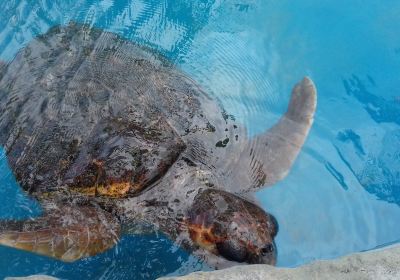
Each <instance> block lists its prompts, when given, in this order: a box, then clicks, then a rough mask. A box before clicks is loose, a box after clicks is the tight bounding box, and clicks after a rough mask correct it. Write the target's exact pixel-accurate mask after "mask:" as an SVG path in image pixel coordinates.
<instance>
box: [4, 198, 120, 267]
mask: <svg viewBox="0 0 400 280" xmlns="http://www.w3.org/2000/svg"><path fill="white" fill-rule="evenodd" d="M119 235H120V225H119V222H118V221H117V220H116V219H115V218H114V217H112V216H111V215H110V214H109V213H106V212H103V211H102V210H101V209H97V208H95V207H92V206H63V207H60V208H55V209H50V210H48V211H47V214H45V215H44V216H42V217H39V218H36V219H33V220H26V221H0V244H1V245H5V246H9V247H13V248H16V249H21V250H25V251H30V252H32V253H36V254H40V255H45V256H48V257H52V258H56V259H59V260H62V261H65V262H72V261H75V260H78V259H81V258H85V257H89V256H93V255H96V254H99V253H102V252H104V251H106V250H107V249H109V248H111V247H113V246H114V245H115V244H116V243H117V242H118V239H119Z"/></svg>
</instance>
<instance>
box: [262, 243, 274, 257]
mask: <svg viewBox="0 0 400 280" xmlns="http://www.w3.org/2000/svg"><path fill="white" fill-rule="evenodd" d="M273 251H274V246H273V245H272V244H268V245H266V246H265V247H264V248H262V249H261V254H262V255H263V256H265V255H266V254H268V253H271V252H273Z"/></svg>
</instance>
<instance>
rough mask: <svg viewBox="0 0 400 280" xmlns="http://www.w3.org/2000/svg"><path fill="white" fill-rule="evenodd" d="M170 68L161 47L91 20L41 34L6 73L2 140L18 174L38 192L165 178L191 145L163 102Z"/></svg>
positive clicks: (0, 108) (125, 186)
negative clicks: (105, 28) (128, 37)
mask: <svg viewBox="0 0 400 280" xmlns="http://www.w3.org/2000/svg"><path fill="white" fill-rule="evenodd" d="M169 71H171V73H172V74H171V75H172V76H173V75H174V74H173V73H175V72H174V70H173V67H171V65H169V64H168V62H166V60H165V59H164V58H163V57H161V56H160V55H158V54H154V53H153V52H151V51H150V50H148V49H146V48H144V47H140V46H138V45H136V44H133V43H131V42H127V41H125V40H123V39H121V38H119V37H118V36H117V35H114V34H112V33H108V32H102V31H100V30H96V29H89V28H86V27H85V26H80V25H74V24H70V25H69V26H67V27H54V28H52V29H51V30H50V31H49V32H48V33H46V34H45V35H42V36H39V37H38V38H36V39H34V40H33V41H32V42H31V43H30V44H29V45H27V46H26V47H25V48H23V49H22V50H21V51H20V52H19V53H18V54H17V56H16V57H15V59H14V60H13V61H12V62H11V63H10V64H9V65H8V66H7V70H6V71H5V73H4V74H3V76H2V77H1V80H0V116H1V119H0V144H1V145H3V146H4V148H5V151H6V154H7V158H8V161H9V164H10V167H11V168H12V170H13V172H14V174H15V176H16V179H17V181H18V182H19V183H20V184H21V186H22V187H23V188H24V189H25V190H27V191H29V192H30V193H32V194H40V193H47V192H51V191H57V190H60V189H62V190H72V191H77V192H80V193H84V194H86V195H107V196H112V197H121V196H127V195H130V194H136V193H137V192H139V191H140V190H142V189H143V188H145V187H147V186H149V185H151V184H153V183H154V182H156V181H157V180H158V179H159V178H160V177H161V176H163V174H165V172H166V171H167V170H168V169H169V168H170V167H171V166H172V165H173V164H174V162H175V161H176V160H177V158H178V157H179V155H180V154H181V153H182V151H184V150H185V148H186V145H185V142H184V141H183V140H182V138H181V134H180V133H179V132H178V131H177V128H176V124H177V123H179V118H176V120H178V121H175V122H173V124H172V125H173V126H171V124H170V123H171V118H169V116H171V114H172V112H171V110H175V109H176V108H172V107H171V109H168V108H167V109H166V107H165V106H164V105H165V104H166V103H168V102H167V101H165V97H166V96H167V95H166V94H165V93H166V92H170V91H171V90H170V89H167V88H166V85H165V84H162V83H160V82H159V80H160V77H164V76H167V74H166V73H168V72H169ZM171 75H169V77H171ZM175 75H178V74H175ZM178 76H179V75H178ZM178 76H177V77H178ZM185 83H186V84H185ZM187 83H188V82H187V81H186V82H185V81H182V82H180V83H178V84H179V85H180V86H181V87H183V88H186V89H188V88H190V85H188V84H187ZM168 96H169V98H172V99H173V96H171V95H168ZM183 103H184V102H183V101H182V100H181V101H179V102H176V104H181V106H184V104H183ZM160 104H163V106H164V107H162V106H161V105H160ZM174 106H176V105H174ZM188 106H189V105H188ZM190 106H192V107H193V106H194V105H193V103H191V105H190ZM167 107H168V106H167ZM179 109H182V108H179ZM181 111H183V112H185V110H181ZM186 111H190V110H186ZM182 119H184V118H182ZM180 129H181V128H179V130H180Z"/></svg>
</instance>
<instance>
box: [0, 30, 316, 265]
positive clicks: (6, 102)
mask: <svg viewBox="0 0 400 280" xmlns="http://www.w3.org/2000/svg"><path fill="white" fill-rule="evenodd" d="M315 104H316V93H315V88H314V86H313V84H312V82H311V81H310V80H309V79H308V78H305V79H304V80H303V81H302V82H301V83H299V84H298V85H297V86H296V87H295V89H294V91H293V93H292V99H291V103H290V104H289V109H288V111H287V113H286V114H285V115H284V116H283V117H282V119H281V120H280V121H279V122H278V123H277V124H276V125H275V126H273V127H272V128H271V129H270V130H269V131H268V132H266V133H264V134H261V135H259V136H257V137H255V138H254V139H248V138H247V133H246V130H245V128H244V127H243V126H242V125H241V124H239V123H237V122H236V121H235V119H234V118H233V117H232V116H231V115H228V114H227V113H226V112H225V111H224V110H223V109H222V108H221V106H219V104H218V103H217V102H216V101H215V100H212V99H211V98H210V96H208V95H207V94H205V93H204V92H203V91H202V90H201V88H200V87H199V86H198V85H197V84H196V83H195V82H194V81H192V80H191V79H190V78H188V77H187V76H186V75H185V74H183V73H182V72H180V71H179V70H178V69H176V68H175V67H174V66H173V65H172V64H171V63H169V62H168V61H167V60H166V59H165V58H163V57H162V56H161V55H160V54H157V53H155V52H154V51H151V50H150V49H147V48H145V47H142V46H138V45H136V44H134V43H132V42H128V41H125V40H123V39H121V38H120V37H118V36H117V35H115V34H112V33H108V32H104V31H101V30H97V29H90V28H88V27H86V26H82V25H76V24H70V25H69V26H67V27H55V28H52V29H51V30H50V31H49V32H48V33H46V34H45V35H42V36H39V37H38V38H36V39H34V40H33V41H32V42H31V43H30V44H29V45H28V46H27V47H25V48H24V49H23V50H21V51H20V52H19V54H18V55H17V56H16V58H15V59H14V60H13V61H12V62H11V63H10V64H8V65H3V66H0V145H2V146H3V147H4V149H5V151H6V154H7V159H8V162H9V164H10V167H11V168H12V170H13V172H14V174H15V177H16V179H17V181H18V182H19V184H20V185H21V187H22V188H23V189H24V190H25V191H26V192H28V193H29V194H30V195H32V196H34V197H35V198H36V199H38V200H39V201H40V202H41V204H42V205H43V208H44V211H45V214H44V216H43V217H40V218H38V219H36V220H33V221H22V222H15V221H0V244H3V245H7V246H12V247H15V248H20V249H24V250H29V251H32V252H36V253H39V254H44V255H47V256H51V257H55V258H58V259H61V260H64V261H73V260H76V259H79V258H82V257H87V256H91V255H95V254H97V253H100V252H102V251H104V250H106V249H107V248H110V247H112V246H113V245H114V244H115V243H116V242H117V241H118V238H119V236H120V235H121V234H123V233H131V234H132V233H134V232H135V233H137V231H138V230H139V231H143V230H144V229H149V228H150V229H152V230H161V231H163V232H164V233H166V234H167V235H168V236H169V237H170V238H171V239H173V240H175V241H176V242H177V243H178V244H180V245H182V246H183V247H184V248H186V249H188V250H190V251H193V252H195V253H196V254H197V255H199V256H200V257H204V258H205V260H206V261H208V262H209V263H211V264H213V265H215V266H216V267H221V266H223V265H224V264H225V265H226V264H230V261H233V262H247V263H270V264H273V263H274V262H275V258H276V251H275V246H274V242H273V238H274V237H275V235H276V233H277V223H276V221H275V219H274V218H273V217H272V215H269V214H267V213H265V211H264V210H262V209H261V208H260V207H259V206H257V205H256V204H255V203H254V202H251V201H250V199H249V198H248V196H247V193H249V192H251V191H254V190H256V189H258V188H260V187H263V186H267V185H272V184H273V183H275V182H276V181H278V180H280V179H282V178H283V177H284V176H285V175H286V174H287V172H288V170H289V168H290V166H291V165H292V163H293V161H294V160H295V158H296V156H297V154H298V152H299V151H300V148H301V146H302V144H303V143H304V141H305V139H306V136H307V134H308V131H309V129H310V127H311V124H312V119H313V114H314V111H315ZM245 197H247V198H245ZM66 237H68V238H66Z"/></svg>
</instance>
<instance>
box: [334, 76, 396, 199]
mask: <svg viewBox="0 0 400 280" xmlns="http://www.w3.org/2000/svg"><path fill="white" fill-rule="evenodd" d="M367 79H368V83H365V82H363V81H362V80H361V79H360V78H359V77H357V76H355V75H353V77H352V78H350V79H348V80H343V85H344V87H345V89H346V92H347V94H348V95H350V96H352V97H354V98H355V99H357V100H358V101H359V102H360V103H361V104H363V106H364V109H365V110H366V111H367V112H368V114H369V115H370V117H371V118H372V119H373V120H374V121H375V122H377V123H392V124H397V125H400V102H397V101H396V98H395V97H394V100H387V99H385V98H383V97H380V96H377V95H374V94H373V93H371V91H370V89H369V86H367V84H369V85H370V86H375V82H374V80H373V79H372V78H371V77H368V78H367ZM364 140H365V139H364ZM337 142H338V144H337V145H336V149H337V152H338V153H339V156H340V158H341V159H342V160H343V162H344V163H345V164H346V165H347V166H348V168H349V169H350V170H351V172H352V173H353V174H354V176H355V177H356V178H357V180H358V181H359V183H360V184H361V185H362V186H363V187H364V188H365V190H366V191H368V192H370V193H372V194H374V195H375V196H376V197H377V198H379V199H382V200H385V201H387V202H390V203H396V204H398V205H400V148H399V143H400V130H398V129H394V130H386V132H385V135H384V136H383V137H382V139H381V140H380V141H379V142H378V143H375V146H376V147H378V149H373V150H372V149H370V150H368V149H367V148H365V147H364V145H363V141H362V137H361V136H360V135H358V134H357V133H356V132H355V131H354V130H351V129H347V130H344V131H341V132H339V133H338V135H337Z"/></svg>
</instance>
